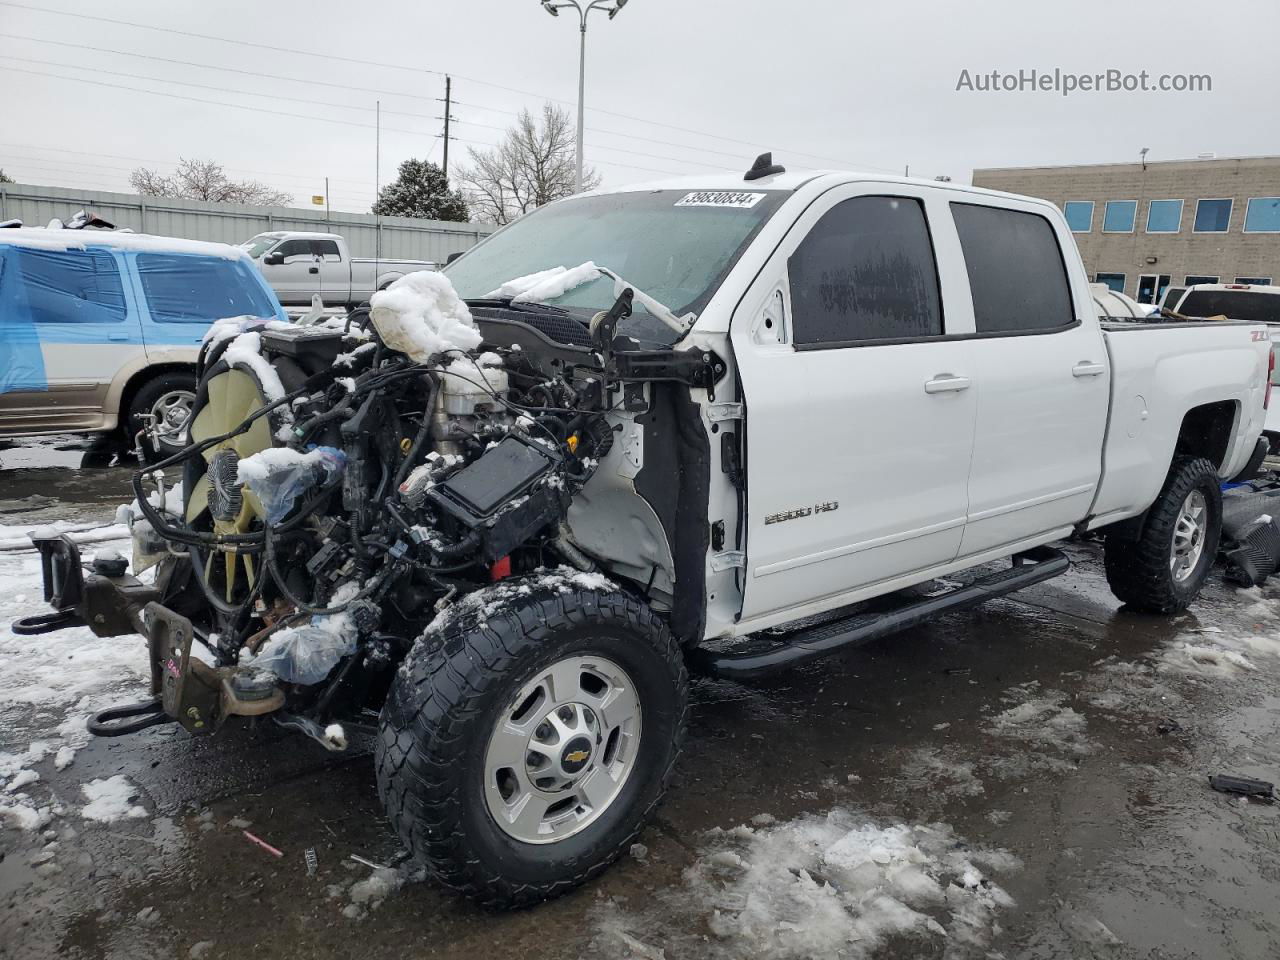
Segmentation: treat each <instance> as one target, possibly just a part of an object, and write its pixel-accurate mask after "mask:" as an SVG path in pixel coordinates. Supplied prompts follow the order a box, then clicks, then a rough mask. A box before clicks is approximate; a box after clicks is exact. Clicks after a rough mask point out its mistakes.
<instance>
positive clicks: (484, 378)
mask: <svg viewBox="0 0 1280 960" xmlns="http://www.w3.org/2000/svg"><path fill="white" fill-rule="evenodd" d="M506 393H507V371H506V368H504V367H503V365H502V358H501V357H499V356H498V355H497V354H496V353H482V354H481V355H480V356H479V357H478V358H475V359H472V358H471V357H459V358H458V359H456V360H453V361H450V363H449V365H448V366H447V367H445V368H444V371H443V375H442V376H441V377H440V405H441V407H442V408H443V409H444V412H445V413H446V414H448V415H449V416H453V417H466V416H471V415H472V414H474V413H475V412H476V411H477V410H494V411H500V410H502V409H503V405H502V404H501V403H500V402H499V401H498V400H497V399H496V398H495V395H496V396H497V397H505V395H506Z"/></svg>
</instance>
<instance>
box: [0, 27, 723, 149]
mask: <svg viewBox="0 0 1280 960" xmlns="http://www.w3.org/2000/svg"><path fill="white" fill-rule="evenodd" d="M0 36H3V37H6V38H8V39H10V40H27V41H31V42H33V43H48V44H53V45H55V46H59V47H70V48H72V49H75V50H89V51H92V52H94V53H109V54H113V55H116V56H123V57H137V58H139V59H142V60H154V61H156V62H157V63H169V64H174V65H176V66H182V67H197V68H200V69H203V70H221V71H225V72H227V73H236V74H241V75H242V76H248V77H258V78H260V79H264V80H285V81H288V82H291V83H306V84H307V85H308V86H324V87H334V88H336V89H339V90H359V91H361V92H362V93H377V94H382V95H385V96H394V97H406V98H410V99H414V100H427V101H430V100H432V99H433V98H431V97H425V96H422V95H421V94H416V93H405V92H403V91H398V90H384V89H382V88H379V87H362V86H358V85H356V84H345V83H333V82H331V81H325V80H304V79H301V78H299V77H296V76H294V77H289V76H283V75H281V74H275V73H260V72H258V71H255V70H242V69H240V68H238V67H220V66H217V65H215V64H211V63H197V62H195V61H186V60H177V59H174V58H172V57H157V56H153V55H150V54H145V53H133V52H132V51H129V50H113V49H109V48H107V47H99V46H94V45H92V44H86V43H71V42H69V41H66V40H49V39H45V38H43V37H30V36H26V35H23V34H16V33H7V34H0ZM9 59H13V60H25V61H26V62H28V63H39V64H43V65H46V66H68V67H74V68H75V69H84V70H90V69H92V70H98V68H97V67H82V66H80V65H78V64H62V63H55V62H51V61H47V60H35V59H31V58H26V57H10V58H9ZM100 72H102V73H113V72H114V73H115V75H116V76H138V75H132V74H124V73H119V72H115V71H109V70H101V71H100ZM138 78H139V79H155V80H157V82H161V83H170V82H172V83H182V84H183V85H184V86H193V87H199V86H202V85H201V84H197V83H186V82H183V81H177V80H174V81H170V80H168V79H167V78H165V79H163V80H161V79H159V78H152V77H146V78H144V77H141V76H139V77H138ZM204 89H213V90H221V89H222V88H221V87H207V86H205V87H204ZM227 92H228V93H232V92H234V93H244V94H246V95H249V96H264V97H267V96H269V97H272V98H274V99H280V100H297V101H298V102H300V103H316V104H324V105H325V106H338V107H348V108H349V109H369V108H364V107H356V106H350V105H348V104H330V103H326V102H325V101H320V100H314V101H312V100H304V99H302V98H298V97H286V96H284V95H282V94H274V93H273V94H259V93H256V92H254V91H248V90H236V91H231V90H228V91H227ZM530 96H536V95H535V94H530ZM561 102H563V101H561ZM453 103H454V105H455V106H468V107H471V108H472V109H474V110H488V111H491V112H493V113H501V114H504V115H506V116H510V117H518V116H520V113H519V111H516V110H509V109H506V108H503V107H491V106H487V105H485V104H479V103H462V102H461V101H459V100H457V99H456V98H455V99H454V100H453ZM589 109H594V108H589ZM385 112H387V113H398V112H400V111H394V110H387V111H385ZM403 115H404V116H408V117H417V118H421V119H426V118H425V116H424V115H423V114H417V113H404V114H403ZM642 122H646V123H648V122H650V121H642ZM475 125H476V126H483V124H475ZM493 129H495V130H496V129H506V128H499V127H494V128H493ZM584 129H585V130H586V132H587V133H602V134H607V135H609V136H614V137H625V138H627V139H629V140H640V141H643V142H645V143H655V144H658V145H659V146H667V147H675V148H676V149H684V150H693V151H696V152H700V153H714V154H718V155H720V156H724V157H730V158H732V159H734V160H741V159H742V154H741V153H740V152H732V153H731V152H729V151H727V150H716V149H714V148H712V147H700V146H696V145H694V144H688V145H684V146H681V145H680V144H674V143H672V142H671V141H670V140H659V139H657V138H655V137H643V136H640V135H639V134H635V133H623V132H621V131H619V130H605V129H602V128H599V127H584ZM744 142H745V141H744Z"/></svg>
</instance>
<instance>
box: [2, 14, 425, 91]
mask: <svg viewBox="0 0 1280 960" xmlns="http://www.w3.org/2000/svg"><path fill="white" fill-rule="evenodd" d="M46 12H51V11H46ZM0 36H4V37H7V38H8V39H10V40H29V41H31V42H33V43H51V44H53V45H55V46H59V47H70V48H72V49H74V50H89V51H92V52H93V53H110V54H113V55H115V56H118V57H137V58H138V59H140V60H154V61H156V62H157V63H171V64H174V65H175V66H179V67H199V68H200V69H202V70H223V71H226V72H227V73H239V74H243V75H244V76H246V77H258V78H260V79H263V80H285V81H288V82H289V83H305V84H307V86H317V87H335V88H336V89H338V90H359V91H360V92H361V93H377V94H381V95H383V96H388V97H406V98H408V99H411V100H426V101H430V100H432V99H433V98H432V97H424V96H422V95H421V94H417V93H404V92H402V91H399V90H382V89H380V88H378V87H361V86H358V85H356V84H354V83H334V82H333V81H331V80H310V79H303V78H301V77H297V76H293V77H289V76H284V75H282V74H278V73H260V72H258V71H256V70H242V69H240V68H239V67H220V66H217V65H216V64H212V63H197V62H195V61H194V60H177V59H174V58H173V57H157V56H154V55H152V54H149V53H134V52H132V51H131V50H112V49H110V48H109V47H100V46H96V45H94V44H89V43H71V42H69V41H67V40H49V39H46V38H44V37H28V36H25V35H23V34H18V33H6V34H0ZM68 66H70V64H68Z"/></svg>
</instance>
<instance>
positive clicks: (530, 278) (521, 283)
mask: <svg viewBox="0 0 1280 960" xmlns="http://www.w3.org/2000/svg"><path fill="white" fill-rule="evenodd" d="M599 277H600V270H599V268H598V267H597V266H596V265H595V264H594V263H593V262H591V261H590V260H588V261H587V262H586V263H583V264H579V265H578V266H576V267H573V268H572V269H568V268H565V267H551V268H550V269H549V270H539V271H538V272H537V273H530V274H526V275H525V276H523V277H516V278H515V279H513V280H508V281H507V282H506V283H504V284H503V285H502V286H500V287H498V289H496V290H491V291H489V292H488V293H486V294H485V295H484V299H485V300H505V299H507V298H508V297H510V298H511V299H512V300H514V301H516V302H517V303H545V302H546V301H548V300H554V299H556V298H557V297H562V296H564V295H565V294H566V293H568V292H569V291H570V290H572V289H573V288H574V287H580V286H582V284H584V283H590V282H591V281H592V280H596V279H598V278H599Z"/></svg>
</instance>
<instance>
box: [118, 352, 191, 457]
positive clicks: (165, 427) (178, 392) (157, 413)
mask: <svg viewBox="0 0 1280 960" xmlns="http://www.w3.org/2000/svg"><path fill="white" fill-rule="evenodd" d="M195 401H196V375H195V374H194V373H192V372H188V371H185V370H173V371H170V372H168V373H162V374H160V375H159V376H157V377H155V378H153V379H151V380H148V381H147V382H146V383H144V384H143V385H142V386H141V387H140V388H139V389H138V391H137V392H136V393H135V394H134V395H133V399H132V400H131V401H130V402H129V409H128V411H127V414H126V417H125V423H126V429H127V431H128V436H127V437H126V439H127V440H133V439H134V437H136V436H137V435H138V433H139V432H143V434H144V437H143V439H144V441H145V443H146V444H147V445H148V446H149V447H150V448H151V453H152V454H154V455H155V456H157V457H169V456H172V455H173V454H175V453H177V452H178V451H179V450H181V449H183V448H184V447H185V446H186V445H187V443H188V439H187V438H188V436H189V433H188V425H187V420H189V419H190V417H191V408H192V406H194V404H195Z"/></svg>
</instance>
